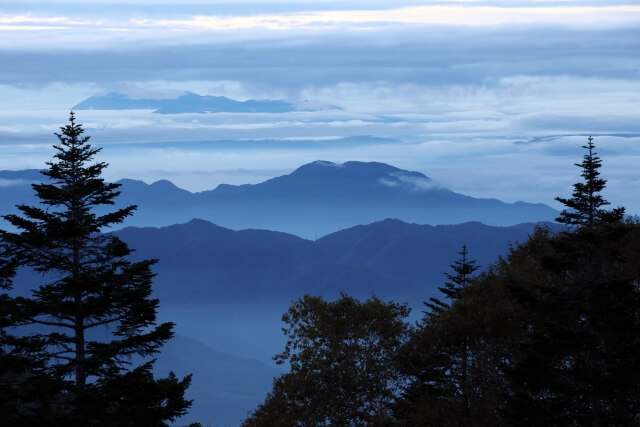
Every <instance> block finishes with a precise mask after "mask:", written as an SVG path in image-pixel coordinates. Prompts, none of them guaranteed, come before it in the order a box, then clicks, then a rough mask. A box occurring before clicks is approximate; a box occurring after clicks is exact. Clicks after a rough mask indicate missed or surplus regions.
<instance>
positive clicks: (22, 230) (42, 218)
mask: <svg viewBox="0 0 640 427" xmlns="http://www.w3.org/2000/svg"><path fill="white" fill-rule="evenodd" d="M83 133H84V130H83V128H82V125H81V124H77V123H76V122H75V117H74V114H73V112H71V114H70V117H69V123H68V124H67V125H66V126H64V127H61V133H56V136H57V137H58V139H59V144H58V145H54V149H55V150H56V153H55V155H54V160H53V161H51V162H47V165H48V169H47V170H44V171H43V172H42V173H43V175H44V176H45V177H46V178H47V180H46V182H44V183H41V184H34V185H33V188H34V190H35V192H36V195H37V197H38V199H39V200H40V206H28V205H19V206H17V207H18V209H19V211H20V214H12V215H5V216H4V219H5V220H7V221H8V222H9V223H10V224H11V225H13V227H14V228H15V229H17V230H18V232H7V231H2V232H1V237H2V240H3V241H4V243H5V244H6V250H5V251H4V253H5V255H10V257H11V260H12V262H15V263H17V264H19V265H22V266H27V267H30V268H32V269H33V270H35V271H36V272H39V273H41V275H42V276H41V277H42V278H43V279H42V280H43V282H45V283H44V284H40V285H39V286H37V287H36V288H35V289H33V290H32V291H31V296H30V297H21V298H16V299H15V301H14V303H15V306H16V307H17V309H18V311H19V316H17V317H16V318H17V319H19V323H20V325H22V326H23V331H24V333H25V334H26V336H25V337H24V339H23V341H22V342H21V343H18V345H19V346H22V347H23V348H28V347H29V346H31V347H30V348H31V349H32V350H33V349H36V350H37V351H32V352H31V357H32V359H33V360H35V359H38V360H44V361H45V364H44V368H43V372H42V373H41V375H44V377H46V379H48V380H50V382H51V383H54V384H59V388H58V390H57V391H56V393H55V396H50V397H52V400H56V401H58V402H59V404H57V405H56V407H55V408H54V409H52V410H51V411H50V413H49V416H51V417H53V419H55V420H56V421H55V422H56V423H58V424H62V423H64V424H65V425H123V426H124V425H149V426H155V425H165V424H166V422H169V421H173V420H174V419H176V418H177V417H179V416H180V415H183V414H184V413H185V412H186V410H187V409H188V408H189V406H190V404H191V402H190V401H187V400H185V398H184V392H185V390H186V388H187V387H188V385H189V382H190V376H188V377H186V378H184V379H182V380H178V379H177V378H176V377H175V375H173V373H171V374H170V375H169V377H168V378H164V379H158V380H157V379H154V378H153V375H152V367H153V359H149V358H150V357H152V356H153V355H154V354H156V353H157V352H158V351H159V350H160V347H161V346H162V344H163V343H164V342H166V341H167V340H169V339H170V338H171V337H172V335H173V333H172V327H173V324H172V323H162V324H160V325H156V310H157V307H158V300H156V299H152V298H151V297H150V296H151V281H152V278H153V273H152V271H151V266H152V265H153V264H154V263H155V260H144V261H140V262H131V261H129V260H128V256H129V255H130V254H131V252H132V251H131V249H129V247H128V246H127V245H126V244H125V243H124V242H123V241H121V240H120V239H118V238H117V237H115V236H113V235H111V234H105V231H108V228H109V227H110V226H112V225H114V224H119V223H121V222H122V221H124V219H125V218H126V217H128V216H129V215H131V214H132V213H133V211H134V210H135V209H136V207H135V206H128V207H125V208H121V209H115V210H112V211H109V212H106V213H105V211H108V209H107V208H108V207H109V206H112V205H114V204H115V201H114V200H115V198H116V197H117V196H118V195H119V194H120V193H119V191H117V189H118V187H119V184H115V183H106V182H105V181H104V180H103V178H102V177H101V174H102V172H103V170H104V169H105V168H106V167H107V164H106V163H104V162H97V163H93V158H94V156H95V155H96V154H98V153H99V152H100V148H94V147H92V146H91V145H90V144H89V143H88V141H89V137H88V136H83ZM145 360H146V361H145ZM42 392H43V393H45V392H46V391H44V390H43V391H42ZM54 397H55V399H53V398H54ZM35 409H40V410H42V411H44V410H45V409H46V408H35Z"/></svg>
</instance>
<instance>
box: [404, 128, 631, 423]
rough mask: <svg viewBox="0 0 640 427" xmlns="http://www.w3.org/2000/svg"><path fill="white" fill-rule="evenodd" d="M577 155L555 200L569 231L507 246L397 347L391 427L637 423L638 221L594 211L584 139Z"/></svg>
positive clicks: (591, 167)
mask: <svg viewBox="0 0 640 427" xmlns="http://www.w3.org/2000/svg"><path fill="white" fill-rule="evenodd" d="M585 148H586V149H588V154H587V155H586V156H585V161H584V163H583V164H582V165H579V166H582V167H583V173H582V176H583V178H584V182H581V183H579V184H577V185H575V186H574V188H575V189H576V191H574V195H573V198H572V199H561V198H559V199H558V200H560V201H561V202H564V203H565V205H566V206H567V210H565V211H564V212H563V214H562V216H561V217H560V218H559V221H561V222H564V223H566V224H567V225H570V226H571V228H570V229H568V230H567V231H564V232H560V233H557V234H553V233H551V232H550V231H549V230H547V229H544V228H539V229H537V230H536V231H535V232H534V233H533V234H532V235H531V236H530V237H529V239H528V240H527V241H526V242H524V243H522V244H518V245H514V246H513V247H512V248H511V250H510V251H509V253H508V255H507V256H506V257H505V258H504V259H500V260H498V262H496V263H495V264H494V265H492V266H491V267H490V268H489V270H488V271H487V272H486V273H484V274H482V275H480V276H479V277H477V278H476V279H475V280H473V282H472V283H471V284H470V285H469V286H468V287H467V288H465V289H464V291H463V292H461V294H460V296H459V297H458V298H457V300H455V301H452V303H451V305H450V306H449V307H447V306H445V305H444V304H443V305H438V306H437V307H440V308H441V312H440V313H439V314H438V315H437V316H431V317H428V316H427V317H426V318H425V319H426V320H427V321H426V322H425V327H423V328H420V329H418V330H417V331H416V333H415V334H414V335H413V337H412V338H411V340H410V341H409V344H408V345H407V346H405V351H404V352H403V357H401V358H400V359H399V366H400V367H401V368H402V370H403V372H405V373H406V374H408V375H411V376H412V381H411V384H410V385H409V387H408V388H407V389H406V390H405V393H404V395H403V399H401V400H399V401H398V403H397V405H396V410H395V414H396V417H397V419H398V420H399V421H401V422H403V423H404V424H406V425H494V426H500V425H505V426H510V425H531V426H546V425H555V426H560V425H562V426H564V425H589V426H610V425H640V287H639V286H640V285H639V284H640V262H638V260H639V259H640V223H638V222H634V221H631V220H624V219H623V213H624V210H623V209H622V208H617V209H612V210H606V209H604V208H603V206H606V205H608V202H607V201H606V200H605V199H604V198H603V197H602V196H601V195H600V191H601V190H602V189H604V183H605V181H604V180H601V179H600V178H598V173H597V169H598V167H599V165H600V160H599V159H598V158H596V157H595V155H594V152H593V148H594V145H593V141H592V139H590V140H589V144H588V145H587V146H585ZM461 349H466V350H467V352H466V357H467V359H466V361H467V362H468V363H469V365H468V366H467V369H466V381H465V382H466V384H467V385H466V386H465V385H464V383H463V382H462V381H461V378H462V377H461V376H460V374H459V373H460V372H461V371H460V367H461V360H463V359H461V357H460V354H461V353H460V350H461ZM465 393H466V395H467V398H463V396H464V394H465Z"/></svg>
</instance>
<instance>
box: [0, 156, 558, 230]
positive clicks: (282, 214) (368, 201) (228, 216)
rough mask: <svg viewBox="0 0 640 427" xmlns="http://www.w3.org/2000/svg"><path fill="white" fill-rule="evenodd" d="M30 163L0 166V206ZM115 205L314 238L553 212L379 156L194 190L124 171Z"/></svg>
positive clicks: (17, 194)
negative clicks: (458, 188) (464, 188)
mask: <svg viewBox="0 0 640 427" xmlns="http://www.w3.org/2000/svg"><path fill="white" fill-rule="evenodd" d="M34 175H35V172H34V171H22V172H11V171H5V172H0V182H1V183H3V185H0V196H2V198H1V199H0V209H2V210H3V212H6V213H9V212H11V211H14V208H13V205H14V204H16V203H20V202H28V201H31V202H33V200H34V199H33V197H32V194H33V191H32V190H31V188H29V186H28V185H26V182H27V180H29V179H34ZM118 182H119V183H121V184H122V188H121V191H122V194H121V196H120V197H119V198H118V201H117V202H118V206H124V205H130V204H135V205H138V210H137V211H136V213H135V215H134V216H133V217H131V218H129V219H127V221H126V222H125V224H124V226H156V227H157V226H166V225H171V224H176V223H184V222H187V221H189V220H191V219H193V218H201V219H205V220H207V221H211V222H213V223H215V224H218V225H220V226H222V227H226V228H230V229H235V230H241V229H247V228H257V229H265V230H274V231H282V232H287V233H291V234H295V235H297V236H301V237H305V238H309V239H315V238H317V237H321V236H324V235H326V234H329V233H332V232H335V231H338V230H340V229H344V228H349V227H353V226H356V225H360V224H368V223H372V222H375V221H379V220H382V219H385V218H397V219H400V220H402V221H405V222H411V223H416V224H431V225H437V224H460V223H464V222H469V221H479V222H482V223H484V224H488V225H501V226H504V225H515V224H519V223H523V222H539V221H553V220H554V219H555V218H556V217H557V216H558V212H557V211H556V210H554V209H552V208H550V207H549V206H547V205H544V204H532V203H525V202H516V203H504V202H501V201H499V200H496V199H476V198H473V197H469V196H465V195H463V194H459V193H455V192H453V191H451V190H450V189H447V188H444V187H442V186H441V185H439V184H438V183H437V182H436V181H435V180H433V179H431V178H429V177H427V176H425V175H424V174H422V173H420V172H412V171H406V170H402V169H399V168H396V167H394V166H390V165H387V164H385V163H377V162H368V163H365V162H356V161H352V162H346V163H342V164H338V163H332V162H328V161H316V162H312V163H308V164H305V165H303V166H301V167H299V168H298V169H296V170H295V171H293V172H292V173H290V174H288V175H283V176H279V177H275V178H271V179H269V180H267V181H264V182H261V183H258V184H244V185H228V184H220V185H219V186H218V187H216V188H215V189H213V190H209V191H203V192H200V193H191V192H189V191H186V190H183V189H180V188H178V187H176V186H175V185H174V184H173V183H171V182H170V181H167V180H162V181H157V182H154V183H153V184H146V183H144V182H142V181H136V180H130V179H124V180H121V181H118Z"/></svg>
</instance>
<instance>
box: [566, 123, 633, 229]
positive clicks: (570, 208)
mask: <svg viewBox="0 0 640 427" xmlns="http://www.w3.org/2000/svg"><path fill="white" fill-rule="evenodd" d="M587 141H588V142H587V145H583V146H582V148H585V149H586V150H588V153H587V154H585V155H584V157H583V160H582V163H575V165H576V166H578V167H579V168H581V169H582V172H581V173H580V176H581V177H582V178H583V181H582V182H577V183H575V184H573V193H572V195H571V198H569V199H566V198H563V197H556V198H555V200H557V201H558V202H560V203H562V204H563V205H564V206H566V209H563V210H562V212H561V213H560V216H559V217H558V218H556V221H558V222H560V223H563V224H567V225H569V226H577V227H587V228H592V227H593V226H595V225H596V224H598V223H602V222H615V221H621V220H622V218H623V217H624V208H615V209H612V210H606V209H603V207H604V206H607V205H609V204H610V203H609V202H608V201H607V200H606V199H605V198H604V197H602V195H601V194H600V192H601V191H602V190H603V189H604V188H605V186H606V184H607V180H605V179H602V178H600V171H599V170H598V169H600V167H601V166H602V160H601V159H600V158H599V157H598V156H597V153H596V152H595V151H594V149H595V144H594V143H593V137H591V136H589V138H588V139H587Z"/></svg>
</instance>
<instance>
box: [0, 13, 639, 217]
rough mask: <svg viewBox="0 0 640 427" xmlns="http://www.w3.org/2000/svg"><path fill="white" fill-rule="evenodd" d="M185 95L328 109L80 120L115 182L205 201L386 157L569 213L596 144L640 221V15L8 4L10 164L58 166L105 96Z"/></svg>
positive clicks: (109, 114) (4, 100)
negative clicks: (62, 145)
mask: <svg viewBox="0 0 640 427" xmlns="http://www.w3.org/2000/svg"><path fill="white" fill-rule="evenodd" d="M185 91H191V92H195V93H198V94H200V95H215V96H227V97H230V98H233V99H237V100H247V99H280V100H285V101H288V102H291V103H294V104H298V105H306V106H309V105H311V106H313V108H311V109H309V108H307V109H305V111H295V112H291V113H278V114H266V113H245V114H240V113H235V114H231V113H216V114H212V113H209V114H195V113H194V114H154V113H153V112H152V111H151V110H129V111H97V110H91V111H89V110H82V111H77V114H76V116H77V118H78V121H79V122H80V123H83V124H84V126H85V129H86V133H87V134H88V135H90V136H91V137H92V140H91V141H92V143H93V144H95V145H97V146H100V147H102V148H103V151H102V152H101V154H100V158H99V159H98V160H104V161H107V162H109V163H110V166H109V168H108V169H107V170H106V174H105V177H106V178H107V179H110V180H116V179H120V178H124V177H127V178H134V179H141V180H144V181H146V182H149V183H151V182H153V181H155V180H159V179H169V180H171V181H173V182H174V183H176V184H177V185H178V186H180V187H182V188H185V189H188V190H191V191H202V190H205V189H212V188H215V187H216V186H217V185H218V184H220V183H230V184H243V183H256V182H261V181H263V180H265V179H268V178H271V177H273V176H278V175H282V174H286V173H289V172H291V171H292V170H294V169H295V168H297V167H298V166H301V165H302V164H304V163H308V162H311V161H314V160H319V159H322V160H329V161H333V162H344V161H349V160H360V161H382V162H385V163H389V164H392V165H394V166H397V167H400V168H403V169H408V170H415V171H419V172H422V173H424V174H425V175H427V176H429V177H431V178H433V179H435V180H436V181H438V182H439V183H440V184H441V185H443V186H445V187H448V188H451V189H452V190H454V191H457V192H460V193H464V194H468V195H471V196H475V197H491V198H498V199H501V200H504V201H508V202H514V201H517V200H523V201H528V202H541V203H547V204H549V205H551V206H553V207H556V208H559V207H560V206H559V205H558V204H557V202H554V200H553V199H554V197H556V196H564V197H567V196H570V194H571V191H572V187H571V184H572V183H574V182H576V181H577V180H578V179H579V172H580V171H579V169H578V168H576V167H575V166H573V164H574V163H576V162H578V163H579V162H580V161H581V159H582V155H583V154H584V150H583V149H582V148H581V146H582V145H584V144H585V143H586V138H587V137H588V136H589V135H593V136H594V138H595V140H594V142H595V143H596V146H597V152H598V155H599V156H600V157H601V158H602V160H603V167H602V169H601V172H602V175H603V177H604V178H605V179H607V180H608V187H607V189H606V190H605V194H604V195H605V197H606V198H607V199H608V200H610V201H611V202H612V204H613V205H621V206H625V207H626V208H627V210H628V212H629V213H631V214H640V200H639V198H638V197H637V194H638V190H639V189H640V168H638V164H640V120H639V118H640V117H639V115H640V2H638V1H632V0H627V1H617V0H611V1H596V0H565V1H563V0H547V1H544V0H538V1H534V0H530V1H509V0H493V1H492V0H478V1H472V0H467V1H460V0H458V1H446V0H442V1H417V0H413V1H412V0H395V1H393V2H390V1H388V0H387V1H376V0H372V1H358V0H341V1H337V0H313V1H295V2H293V1H289V0H280V1H260V0H246V1H242V0H240V1H226V0H218V1H216V0H207V1H205V0H187V1H186V2H175V1H168V0H148V1H143V0H138V1H128V0H127V1H124V0H116V1H114V0H109V1H107V0H82V1H57V0H47V1H37V0H21V1H19V2H18V1H12V2H7V1H5V0H0V170H3V169H12V170H15V169H25V168H41V167H43V166H44V162H45V161H48V160H49V159H50V158H51V156H52V155H53V149H52V148H51V145H52V144H54V143H55V142H56V138H55V136H54V135H53V132H55V131H57V130H58V127H59V126H61V125H63V124H65V121H66V119H67V117H68V113H69V111H70V109H71V108H72V107H73V106H74V105H76V104H78V103H79V102H81V101H83V100H84V99H86V98H88V97H90V96H93V95H104V94H107V93H113V92H116V93H121V94H124V95H126V96H128V97H131V98H172V97H177V96H179V95H180V94H182V93H184V92H185ZM338 107H339V108H338ZM0 185H8V184H7V183H0Z"/></svg>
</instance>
